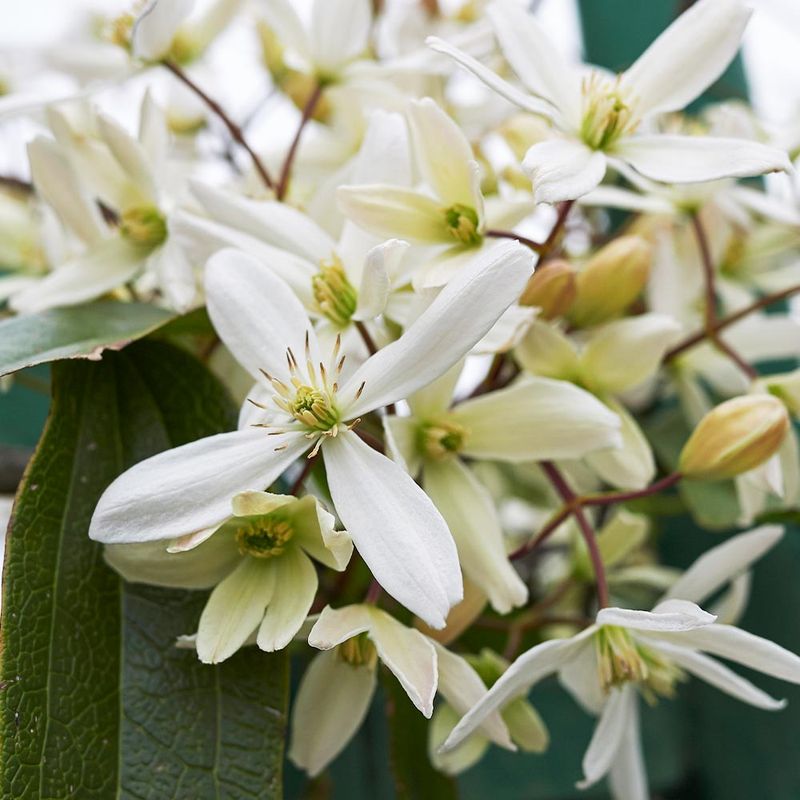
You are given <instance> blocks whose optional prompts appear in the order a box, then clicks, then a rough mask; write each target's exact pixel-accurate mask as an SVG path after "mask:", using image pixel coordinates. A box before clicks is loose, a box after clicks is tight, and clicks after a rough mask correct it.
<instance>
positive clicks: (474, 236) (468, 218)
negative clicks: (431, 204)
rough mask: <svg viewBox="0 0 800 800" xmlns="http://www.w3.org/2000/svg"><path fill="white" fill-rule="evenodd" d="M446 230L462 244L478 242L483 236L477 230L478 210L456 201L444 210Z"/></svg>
mask: <svg viewBox="0 0 800 800" xmlns="http://www.w3.org/2000/svg"><path fill="white" fill-rule="evenodd" d="M443 213H444V220H445V225H446V226H447V232H448V233H449V234H450V235H451V236H452V237H453V238H454V239H456V240H458V241H459V242H461V243H462V244H470V245H474V244H480V243H481V242H482V241H483V236H482V235H481V233H480V231H479V230H478V227H479V220H478V212H477V211H475V209H474V208H472V207H470V206H465V205H463V204H462V203H456V204H455V205H453V206H450V208H446V209H445V210H444V212H443Z"/></svg>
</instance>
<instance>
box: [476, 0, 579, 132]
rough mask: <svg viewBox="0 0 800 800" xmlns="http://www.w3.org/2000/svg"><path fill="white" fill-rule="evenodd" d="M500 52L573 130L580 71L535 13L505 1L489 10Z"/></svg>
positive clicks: (575, 122)
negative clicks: (554, 42) (555, 44)
mask: <svg viewBox="0 0 800 800" xmlns="http://www.w3.org/2000/svg"><path fill="white" fill-rule="evenodd" d="M487 16H488V17H489V19H490V20H491V22H492V25H493V26H494V30H495V33H496V34H497V38H498V40H499V42H500V49H501V50H502V51H503V55H504V56H505V57H506V58H507V59H508V63H509V64H511V66H512V68H513V69H514V72H516V73H517V75H518V76H519V78H520V80H521V81H522V82H523V83H524V84H525V86H526V87H527V88H528V89H529V90H530V91H531V92H532V93H533V94H535V95H537V96H539V97H541V98H542V99H544V100H547V101H548V102H550V103H551V104H552V105H553V106H554V107H555V108H557V109H558V110H559V111H560V112H561V113H562V114H563V115H564V118H565V120H566V122H567V123H568V124H569V125H570V127H573V128H577V127H578V125H579V124H580V116H581V85H580V78H579V75H578V72H577V70H575V69H574V68H573V67H572V65H571V64H568V63H567V62H566V61H565V60H564V59H563V58H562V57H561V54H560V53H559V52H558V50H557V49H556V47H554V46H553V43H552V39H551V37H550V36H548V35H547V33H545V31H544V30H542V28H541V26H540V25H539V23H538V22H537V21H536V19H535V18H534V16H533V14H531V13H529V12H528V11H527V10H526V9H525V8H523V7H522V6H520V5H519V4H518V3H515V2H509V1H508V0H503V2H494V3H492V4H491V5H490V6H489V8H488V9H487Z"/></svg>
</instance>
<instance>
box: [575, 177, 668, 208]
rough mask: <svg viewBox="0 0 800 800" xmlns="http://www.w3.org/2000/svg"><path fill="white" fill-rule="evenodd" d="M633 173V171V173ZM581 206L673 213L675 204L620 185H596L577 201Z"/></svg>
mask: <svg viewBox="0 0 800 800" xmlns="http://www.w3.org/2000/svg"><path fill="white" fill-rule="evenodd" d="M634 174H635V173H634ZM578 202H579V203H580V204H581V205H582V206H599V207H601V208H603V207H606V206H610V207H611V208H621V209H622V210H624V211H641V212H644V213H646V214H674V213H675V211H676V209H675V206H674V205H673V204H672V203H671V202H670V201H669V200H668V199H666V198H664V197H659V196H657V195H652V194H640V193H639V192H632V191H630V189H623V188H622V187H620V186H598V187H597V188H596V189H593V190H592V191H591V192H589V194H585V195H583V197H581V198H580V200H579V201H578Z"/></svg>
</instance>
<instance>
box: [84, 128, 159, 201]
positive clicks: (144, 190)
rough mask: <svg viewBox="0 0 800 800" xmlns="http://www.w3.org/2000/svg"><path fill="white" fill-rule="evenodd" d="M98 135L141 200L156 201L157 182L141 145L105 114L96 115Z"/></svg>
mask: <svg viewBox="0 0 800 800" xmlns="http://www.w3.org/2000/svg"><path fill="white" fill-rule="evenodd" d="M97 124H98V128H99V130H100V135H101V136H102V137H103V141H105V143H106V145H108V149H109V150H110V151H111V153H112V154H113V156H114V158H115V159H116V160H117V163H118V164H119V165H120V167H121V168H122V170H123V172H124V173H125V175H126V176H127V177H128V178H129V179H130V181H131V182H132V183H133V185H134V186H135V187H136V188H137V189H138V191H139V193H140V195H141V198H142V200H144V201H149V202H151V203H153V204H156V203H157V202H158V184H157V182H156V180H157V179H156V176H155V174H154V173H153V170H152V167H151V165H150V160H149V159H148V157H147V153H146V152H145V150H144V148H143V147H142V145H141V144H140V143H139V142H138V141H137V140H136V139H134V138H133V136H131V135H130V134H129V133H128V132H127V131H126V130H125V128H123V127H122V125H120V124H119V123H118V122H117V121H116V120H115V119H112V118H111V117H109V116H108V115H107V114H98V115H97Z"/></svg>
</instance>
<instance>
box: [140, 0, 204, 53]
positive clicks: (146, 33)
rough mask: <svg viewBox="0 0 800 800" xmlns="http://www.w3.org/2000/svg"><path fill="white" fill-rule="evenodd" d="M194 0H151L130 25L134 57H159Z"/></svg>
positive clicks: (165, 51)
mask: <svg viewBox="0 0 800 800" xmlns="http://www.w3.org/2000/svg"><path fill="white" fill-rule="evenodd" d="M193 8H194V0H153V2H151V3H150V5H149V6H147V8H146V9H145V10H144V11H143V12H142V13H141V14H140V15H139V18H138V19H137V20H136V23H135V24H134V26H133V33H132V35H131V48H132V50H133V54H134V55H135V56H136V58H142V59H144V60H145V61H158V60H159V59H161V58H164V56H166V55H167V54H168V53H169V49H170V47H171V46H172V40H173V39H174V38H175V34H176V33H177V32H178V28H179V26H180V24H181V23H182V22H183V21H184V19H186V17H188V16H189V14H190V13H191V11H192V9H193Z"/></svg>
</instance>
